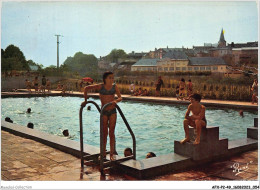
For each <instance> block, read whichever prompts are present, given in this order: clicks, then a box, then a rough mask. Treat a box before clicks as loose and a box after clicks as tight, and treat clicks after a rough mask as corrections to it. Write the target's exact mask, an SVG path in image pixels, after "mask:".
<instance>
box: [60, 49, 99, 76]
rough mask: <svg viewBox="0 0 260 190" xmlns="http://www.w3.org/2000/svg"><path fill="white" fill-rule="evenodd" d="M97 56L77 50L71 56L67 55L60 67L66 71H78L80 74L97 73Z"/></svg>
mask: <svg viewBox="0 0 260 190" xmlns="http://www.w3.org/2000/svg"><path fill="white" fill-rule="evenodd" d="M97 62H98V61H97V58H96V57H95V56H94V55H93V54H84V53H82V52H77V53H75V55H74V56H73V57H68V58H67V59H66V60H65V61H64V63H63V65H61V68H64V69H66V71H73V72H78V73H79V74H80V75H81V76H84V75H86V74H87V75H89V74H91V73H97V70H98V65H97Z"/></svg>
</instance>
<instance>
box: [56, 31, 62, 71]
mask: <svg viewBox="0 0 260 190" xmlns="http://www.w3.org/2000/svg"><path fill="white" fill-rule="evenodd" d="M55 36H57V69H59V43H60V42H59V36H62V35H60V34H56V35H55ZM62 37H63V36H62Z"/></svg>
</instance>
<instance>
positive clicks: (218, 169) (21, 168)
mask: <svg viewBox="0 0 260 190" xmlns="http://www.w3.org/2000/svg"><path fill="white" fill-rule="evenodd" d="M1 136H2V137H1V179H2V180H5V181H104V180H108V181H122V180H123V181H127V180H134V181H136V180H137V179H136V178H134V177H131V176H129V175H127V174H124V173H122V172H118V171H114V170H112V169H110V170H106V171H105V175H101V174H100V172H99V169H98V166H95V165H89V166H87V167H85V168H84V171H82V170H81V167H80V159H79V158H77V157H74V156H72V155H70V154H67V153H64V152H61V151H59V150H56V149H54V148H51V147H49V146H46V145H43V144H41V143H39V142H36V141H34V140H30V139H26V138H23V137H19V136H16V135H13V134H11V133H9V132H6V131H3V130H1ZM146 180H153V181H226V180H248V181H257V180H258V150H254V151H249V152H245V153H242V154H240V155H238V156H234V157H231V158H230V159H228V160H225V161H219V162H214V163H209V164H204V165H203V166H199V167H196V168H192V169H190V170H186V171H182V172H178V173H169V174H166V175H162V176H157V177H154V178H151V179H146Z"/></svg>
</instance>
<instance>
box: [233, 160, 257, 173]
mask: <svg viewBox="0 0 260 190" xmlns="http://www.w3.org/2000/svg"><path fill="white" fill-rule="evenodd" d="M252 163H253V161H250V162H249V163H247V164H246V166H240V165H239V163H237V162H236V163H234V164H233V165H232V166H231V168H232V169H233V172H234V173H236V174H235V176H237V175H238V174H241V173H243V172H245V171H247V170H248V169H249V164H252Z"/></svg>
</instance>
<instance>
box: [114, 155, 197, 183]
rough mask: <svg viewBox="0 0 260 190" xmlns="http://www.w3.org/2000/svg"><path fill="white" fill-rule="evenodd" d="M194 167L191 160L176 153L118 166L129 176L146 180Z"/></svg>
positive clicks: (129, 161)
mask: <svg viewBox="0 0 260 190" xmlns="http://www.w3.org/2000/svg"><path fill="white" fill-rule="evenodd" d="M193 165H194V162H193V161H192V160H191V158H189V157H186V156H182V155H178V154H175V153H171V154H167V155H161V156H157V157H153V158H149V159H143V160H132V159H131V160H127V161H124V162H121V163H120V164H118V165H117V167H118V168H119V169H121V170H122V171H123V172H125V173H127V174H128V175H131V176H135V177H137V178H138V179H145V178H149V177H153V176H157V175H162V174H165V173H168V172H173V171H179V170H182V169H185V168H187V167H191V166H193Z"/></svg>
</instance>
